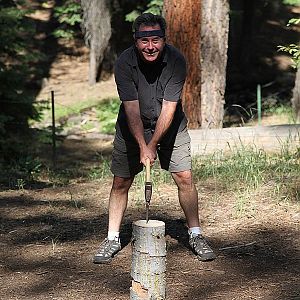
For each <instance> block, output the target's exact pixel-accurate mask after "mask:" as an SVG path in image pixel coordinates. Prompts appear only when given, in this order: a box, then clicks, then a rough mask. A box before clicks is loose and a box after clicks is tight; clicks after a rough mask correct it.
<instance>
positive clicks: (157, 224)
mask: <svg viewBox="0 0 300 300" xmlns="http://www.w3.org/2000/svg"><path fill="white" fill-rule="evenodd" d="M133 224H134V225H136V226H138V227H161V226H165V223H164V222H162V221H158V220H149V221H148V223H147V221H146V220H138V221H135V222H134V223H133Z"/></svg>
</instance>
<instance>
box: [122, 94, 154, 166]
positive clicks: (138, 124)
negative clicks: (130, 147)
mask: <svg viewBox="0 0 300 300" xmlns="http://www.w3.org/2000/svg"><path fill="white" fill-rule="evenodd" d="M123 104H124V108H125V113H126V117H127V120H128V126H129V129H130V131H131V133H132V135H133V136H134V138H135V139H136V141H137V143H138V145H139V147H140V162H141V163H142V164H144V165H146V159H147V158H149V159H150V163H151V164H153V163H154V160H155V158H156V149H155V150H152V149H149V147H148V146H147V144H146V141H145V137H144V126H143V122H142V119H141V113H140V106H139V101H138V100H133V101H123Z"/></svg>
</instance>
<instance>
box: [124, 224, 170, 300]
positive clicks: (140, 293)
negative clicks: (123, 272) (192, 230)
mask: <svg viewBox="0 0 300 300" xmlns="http://www.w3.org/2000/svg"><path fill="white" fill-rule="evenodd" d="M132 236H133V240H132V267H131V276H132V279H133V280H132V286H131V288H130V299H131V300H142V299H143V300H150V299H160V300H164V299H166V279H165V272H166V241H165V223H164V222H162V221H157V220H149V222H148V223H146V221H145V220H139V221H136V222H134V223H133V232H132Z"/></svg>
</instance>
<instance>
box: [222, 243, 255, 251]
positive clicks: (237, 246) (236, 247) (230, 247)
mask: <svg viewBox="0 0 300 300" xmlns="http://www.w3.org/2000/svg"><path fill="white" fill-rule="evenodd" d="M254 244H256V242H251V243H247V244H242V245H236V246H228V247H223V248H220V249H219V250H220V251H223V250H230V249H238V248H244V247H248V246H251V245H254Z"/></svg>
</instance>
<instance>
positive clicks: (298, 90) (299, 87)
mask: <svg viewBox="0 0 300 300" xmlns="http://www.w3.org/2000/svg"><path fill="white" fill-rule="evenodd" d="M292 104H293V107H294V110H295V114H296V122H297V123H300V67H299V68H298V69H297V73H296V79H295V87H294V90H293V99H292Z"/></svg>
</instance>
